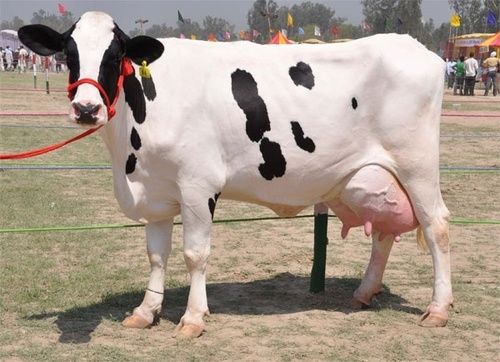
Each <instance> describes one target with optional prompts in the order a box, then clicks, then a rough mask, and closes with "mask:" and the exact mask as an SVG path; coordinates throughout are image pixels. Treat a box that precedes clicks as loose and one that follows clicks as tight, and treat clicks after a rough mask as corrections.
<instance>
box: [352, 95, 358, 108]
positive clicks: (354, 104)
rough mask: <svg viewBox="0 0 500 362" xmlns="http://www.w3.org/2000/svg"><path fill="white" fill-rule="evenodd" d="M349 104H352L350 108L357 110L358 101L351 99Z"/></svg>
mask: <svg viewBox="0 0 500 362" xmlns="http://www.w3.org/2000/svg"><path fill="white" fill-rule="evenodd" d="M351 104H352V108H354V109H356V108H358V101H357V100H356V98H354V97H352V99H351Z"/></svg>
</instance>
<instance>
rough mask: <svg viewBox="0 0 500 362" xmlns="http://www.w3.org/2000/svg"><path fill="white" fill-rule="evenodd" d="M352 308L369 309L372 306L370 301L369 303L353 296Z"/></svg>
mask: <svg viewBox="0 0 500 362" xmlns="http://www.w3.org/2000/svg"><path fill="white" fill-rule="evenodd" d="M351 308H352V309H356V310H360V309H368V308H370V303H368V304H367V303H365V302H362V301H361V300H359V299H356V298H355V297H353V298H352V300H351Z"/></svg>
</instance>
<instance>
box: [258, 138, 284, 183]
mask: <svg viewBox="0 0 500 362" xmlns="http://www.w3.org/2000/svg"><path fill="white" fill-rule="evenodd" d="M260 152H261V153H262V158H264V163H261V164H260V165H259V171H260V174H261V175H262V177H264V178H265V179H266V180H272V179H273V178H274V177H281V176H283V175H284V174H285V171H286V160H285V157H284V156H283V153H281V146H280V145H279V143H276V142H272V141H269V139H268V138H267V137H264V138H263V139H262V141H261V142H260Z"/></svg>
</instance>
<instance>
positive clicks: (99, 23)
mask: <svg viewBox="0 0 500 362" xmlns="http://www.w3.org/2000/svg"><path fill="white" fill-rule="evenodd" d="M18 35H19V39H20V40H21V42H22V43H24V44H25V45H26V46H28V47H29V48H30V49H31V50H33V51H34V52H35V53H37V54H40V55H44V56H48V55H52V54H54V53H56V52H59V51H63V52H64V53H65V54H66V59H67V65H68V68H69V72H70V73H69V83H70V84H75V82H77V81H79V80H83V79H90V80H94V81H96V82H97V83H98V84H99V85H100V88H102V90H101V91H100V90H99V89H98V87H99V85H97V86H96V85H95V83H94V84H91V82H89V83H87V82H85V83H81V84H79V85H78V86H77V87H76V88H74V89H73V90H71V91H70V99H72V102H71V109H70V114H69V116H70V118H71V119H72V120H73V121H75V122H77V123H79V124H82V125H89V126H96V125H103V124H105V123H106V122H107V121H108V118H109V117H110V115H109V114H108V109H107V107H106V102H105V98H106V96H107V97H108V98H109V102H110V103H113V100H114V99H115V97H116V96H117V94H116V93H117V83H118V79H119V76H120V74H121V73H122V67H123V66H124V65H125V62H123V59H124V58H125V59H127V58H128V59H130V60H132V61H133V62H134V63H136V64H141V62H142V61H143V60H145V61H147V63H151V62H153V61H155V60H156V59H158V58H159V57H160V56H161V54H162V53H163V49H164V47H163V45H162V44H161V43H160V42H159V41H158V40H156V39H154V38H150V37H147V36H138V37H135V38H129V37H128V36H127V35H126V34H125V33H124V32H123V31H122V30H121V29H120V28H119V27H118V25H116V24H115V23H114V21H113V19H112V18H111V17H110V16H109V15H107V14H105V13H101V12H88V13H85V14H83V15H82V17H81V18H80V19H79V20H78V21H77V22H76V23H75V24H74V25H73V26H72V27H71V28H70V29H69V30H68V31H66V32H65V33H62V34H61V33H59V32H57V31H55V30H53V29H51V28H49V27H47V26H44V25H27V26H24V27H22V28H21V29H19V32H18ZM102 93H105V94H102Z"/></svg>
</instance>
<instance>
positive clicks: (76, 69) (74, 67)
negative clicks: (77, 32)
mask: <svg viewBox="0 0 500 362" xmlns="http://www.w3.org/2000/svg"><path fill="white" fill-rule="evenodd" d="M64 54H65V55H66V65H67V66H68V69H69V83H75V82H76V81H77V80H78V79H79V78H80V55H79V54H78V47H77V46H76V42H75V41H74V40H73V38H72V37H69V38H68V42H67V43H66V48H65V49H64ZM75 92H76V90H74V91H73V93H75Z"/></svg>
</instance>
